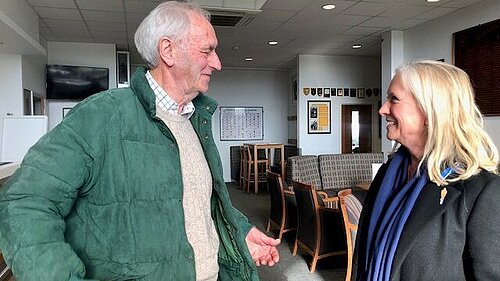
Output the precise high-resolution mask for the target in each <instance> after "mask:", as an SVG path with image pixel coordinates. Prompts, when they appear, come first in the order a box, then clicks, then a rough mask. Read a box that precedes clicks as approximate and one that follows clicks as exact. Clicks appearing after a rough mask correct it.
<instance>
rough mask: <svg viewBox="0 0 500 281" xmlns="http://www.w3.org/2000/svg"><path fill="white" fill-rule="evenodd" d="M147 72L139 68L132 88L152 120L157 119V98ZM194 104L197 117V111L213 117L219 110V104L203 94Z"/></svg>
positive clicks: (132, 82) (131, 84) (133, 78)
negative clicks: (216, 110) (147, 77)
mask: <svg viewBox="0 0 500 281" xmlns="http://www.w3.org/2000/svg"><path fill="white" fill-rule="evenodd" d="M146 71H147V69H146V68H144V67H138V68H137V70H136V71H135V73H134V74H133V75H132V79H131V83H130V87H131V88H132V90H133V91H134V93H135V94H136V95H137V98H138V99H139V101H140V102H141V104H142V106H144V109H146V111H147V112H148V113H149V116H150V117H151V118H152V119H157V117H156V97H155V94H154V93H153V90H151V87H150V86H149V83H148V80H147V79H146ZM193 104H194V106H195V108H196V110H195V115H197V114H196V111H198V113H200V114H202V115H205V114H207V113H208V114H209V115H212V114H214V112H215V109H216V108H217V102H216V101H215V100H214V99H212V98H209V97H207V96H205V95H204V94H202V93H200V94H199V95H198V96H197V97H196V98H195V99H194V100H193ZM200 111H202V112H200Z"/></svg>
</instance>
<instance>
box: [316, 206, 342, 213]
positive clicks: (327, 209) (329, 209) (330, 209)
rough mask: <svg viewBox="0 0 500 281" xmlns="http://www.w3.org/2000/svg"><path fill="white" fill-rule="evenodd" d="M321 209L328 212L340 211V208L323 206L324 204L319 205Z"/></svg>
mask: <svg viewBox="0 0 500 281" xmlns="http://www.w3.org/2000/svg"><path fill="white" fill-rule="evenodd" d="M319 211H320V212H328V213H340V210H339V209H334V208H328V207H323V206H319Z"/></svg>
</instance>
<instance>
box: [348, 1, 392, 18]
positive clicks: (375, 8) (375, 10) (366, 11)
mask: <svg viewBox="0 0 500 281" xmlns="http://www.w3.org/2000/svg"><path fill="white" fill-rule="evenodd" d="M391 7H392V6H391V5H389V4H384V3H370V2H359V3H357V4H355V5H353V6H351V7H349V8H347V9H345V10H344V11H343V13H345V14H347V15H363V16H376V15H378V14H380V13H382V12H385V11H387V10H388V9H389V8H391Z"/></svg>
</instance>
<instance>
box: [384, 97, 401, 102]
mask: <svg viewBox="0 0 500 281" xmlns="http://www.w3.org/2000/svg"><path fill="white" fill-rule="evenodd" d="M387 99H388V100H389V101H391V102H397V101H398V100H399V99H398V98H397V97H395V96H390V97H387Z"/></svg>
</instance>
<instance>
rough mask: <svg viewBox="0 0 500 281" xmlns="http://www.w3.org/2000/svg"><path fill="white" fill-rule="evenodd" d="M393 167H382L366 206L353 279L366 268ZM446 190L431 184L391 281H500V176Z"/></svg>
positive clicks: (405, 235) (398, 253) (474, 179)
mask: <svg viewBox="0 0 500 281" xmlns="http://www.w3.org/2000/svg"><path fill="white" fill-rule="evenodd" d="M386 171H387V164H385V165H383V166H382V167H381V168H380V171H379V173H378V174H377V176H376V177H375V179H374V181H373V183H372V185H371V186H370V190H369V192H368V195H367V197H366V200H365V202H364V205H363V211H362V213H361V217H360V222H359V229H358V235H357V239H356V247H355V253H354V259H353V275H352V276H353V277H352V280H360V279H357V276H358V275H359V274H358V267H359V265H362V264H364V263H365V258H366V257H365V254H364V253H365V251H366V242H367V241H366V237H367V231H368V223H369V221H370V214H371V211H372V210H373V204H374V201H375V197H376V195H377V194H378V191H379V189H380V183H381V181H382V179H383V177H384V175H385V172H386ZM446 189H447V191H448V193H447V195H446V197H445V199H444V201H443V204H442V205H440V204H439V200H440V197H441V195H440V194H441V188H440V187H438V186H437V185H436V184H435V183H433V182H430V181H429V183H427V184H426V185H425V186H424V188H423V189H422V192H421V193H420V195H419V197H418V199H417V201H416V202H415V206H414V208H413V210H412V211H411V213H410V216H409V217H408V220H407V222H406V224H405V226H404V228H403V231H402V233H401V238H400V240H399V243H398V247H397V249H396V253H395V256H394V261H393V265H392V269H391V277H390V280H404V281H411V280H419V281H421V280H440V281H446V280H450V281H459V280H495V281H498V280H500V176H498V175H495V174H492V173H489V172H485V171H481V172H480V173H479V174H477V175H475V176H473V177H471V178H469V179H467V180H465V181H459V182H456V183H452V184H450V185H448V186H446Z"/></svg>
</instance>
